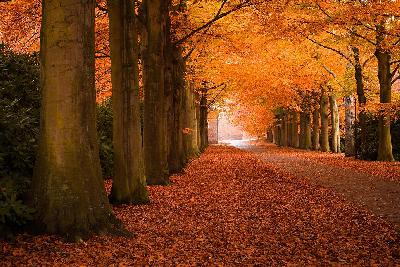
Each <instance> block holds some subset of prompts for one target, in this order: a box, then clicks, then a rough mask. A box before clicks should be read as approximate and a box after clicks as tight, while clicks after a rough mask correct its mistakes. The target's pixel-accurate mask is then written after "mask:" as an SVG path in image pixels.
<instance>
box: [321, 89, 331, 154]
mask: <svg viewBox="0 0 400 267" xmlns="http://www.w3.org/2000/svg"><path fill="white" fill-rule="evenodd" d="M328 102H329V100H328V96H327V95H326V89H325V87H323V86H322V87H321V103H320V112H321V136H320V138H321V139H320V145H321V151H323V152H329V151H330V149H329V122H328V116H329V115H328Z"/></svg>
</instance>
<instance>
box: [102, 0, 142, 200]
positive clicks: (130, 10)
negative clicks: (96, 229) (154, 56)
mask: <svg viewBox="0 0 400 267" xmlns="http://www.w3.org/2000/svg"><path fill="white" fill-rule="evenodd" d="M107 5H108V14H109V21H110V48H111V80H112V89H113V91H112V99H113V100H112V103H113V147H114V177H113V186H112V190H111V195H110V201H111V202H113V203H118V204H121V203H124V204H127V203H135V204H140V203H147V202H148V201H149V198H148V193H147V188H146V178H145V175H144V162H143V148H142V135H141V125H140V103H139V68H138V49H139V47H138V31H137V28H136V25H135V24H136V21H135V13H134V2H133V0H121V1H114V0H108V2H107Z"/></svg>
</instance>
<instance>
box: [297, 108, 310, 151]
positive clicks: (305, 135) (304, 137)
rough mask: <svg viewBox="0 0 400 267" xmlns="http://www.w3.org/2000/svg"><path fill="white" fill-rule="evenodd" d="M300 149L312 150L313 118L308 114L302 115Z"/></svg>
mask: <svg viewBox="0 0 400 267" xmlns="http://www.w3.org/2000/svg"><path fill="white" fill-rule="evenodd" d="M300 148H301V149H310V148H311V118H310V113H308V112H301V114H300Z"/></svg>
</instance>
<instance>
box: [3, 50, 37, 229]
mask: <svg viewBox="0 0 400 267" xmlns="http://www.w3.org/2000/svg"><path fill="white" fill-rule="evenodd" d="M39 77H40V67H39V60H38V56H37V54H16V53H13V52H11V51H10V50H8V49H7V48H5V47H3V46H2V47H0V230H2V231H0V232H1V233H2V235H7V234H9V232H10V231H11V230H13V228H15V227H18V226H21V225H23V224H24V223H26V222H27V221H28V220H30V219H31V218H32V212H33V211H32V210H31V209H30V208H28V207H27V206H26V205H24V203H23V202H22V198H23V195H24V193H25V191H26V189H27V188H28V185H29V182H30V180H31V177H32V172H33V166H34V162H35V152H36V148H37V144H38V136H39V121H40V115H39V113H40V112H39V107H40V81H39V79H40V78H39ZM0 237H4V236H0Z"/></svg>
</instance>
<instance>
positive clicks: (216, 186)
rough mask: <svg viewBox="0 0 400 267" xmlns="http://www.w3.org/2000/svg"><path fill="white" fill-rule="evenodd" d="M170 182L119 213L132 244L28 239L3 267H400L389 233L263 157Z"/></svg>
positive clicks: (223, 154)
mask: <svg viewBox="0 0 400 267" xmlns="http://www.w3.org/2000/svg"><path fill="white" fill-rule="evenodd" d="M172 181H173V184H172V185H171V186H166V187H151V188H150V194H151V199H152V203H151V204H150V205H145V206H122V207H116V208H115V213H116V214H117V216H118V217H119V218H120V219H121V220H122V221H123V222H124V223H125V225H126V227H127V229H128V230H130V231H133V232H135V233H136V237H134V238H121V237H109V236H100V237H94V238H91V239H90V240H88V241H87V242H85V243H81V244H66V243H63V242H62V241H61V240H60V239H58V238H56V237H49V236H39V237H32V236H29V235H21V236H19V237H18V238H17V241H16V243H15V244H8V243H0V246H1V247H0V249H1V250H0V262H1V265H5V266H8V265H10V266H11V265H15V266H25V265H76V266H80V265H96V266H110V265H111V266H112V265H114V266H118V265H119V266H127V265H128V266H130V265H136V266H141V265H152V266H159V265H196V264H200V265H227V266H232V265H238V266H241V265H246V264H248V265H262V266H264V265H286V264H290V263H294V264H315V263H328V264H329V263H339V264H346V263H347V264H356V263H357V264H360V265H370V264H373V263H378V264H382V265H390V264H396V263H400V244H399V236H398V234H397V233H396V231H395V230H394V228H393V227H392V226H391V225H390V224H389V223H387V222H386V221H384V220H382V219H380V218H379V217H377V216H374V215H373V214H372V213H370V212H369V211H367V210H364V209H362V208H361V207H360V206H357V205H355V204H352V203H351V202H347V201H345V200H344V198H342V197H341V196H338V195H335V193H334V192H333V191H331V190H330V189H325V188H323V187H320V186H318V185H313V184H312V183H310V182H309V181H308V180H307V179H301V178H295V177H294V176H291V175H283V174H280V173H279V172H278V171H276V170H274V168H273V167H272V166H271V164H270V163H267V162H265V161H264V160H262V159H260V158H259V157H258V156H257V155H254V154H251V153H248V152H244V151H240V150H239V149H235V148H230V147H223V146H216V147H211V148H209V149H208V150H207V151H206V153H205V154H203V155H202V156H201V157H200V159H198V160H195V161H193V162H192V163H191V164H190V165H189V166H188V168H187V169H186V172H185V173H184V174H182V175H179V176H175V177H173V178H172Z"/></svg>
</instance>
